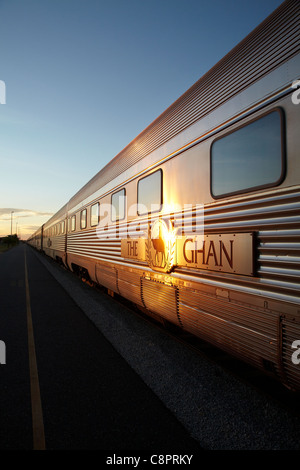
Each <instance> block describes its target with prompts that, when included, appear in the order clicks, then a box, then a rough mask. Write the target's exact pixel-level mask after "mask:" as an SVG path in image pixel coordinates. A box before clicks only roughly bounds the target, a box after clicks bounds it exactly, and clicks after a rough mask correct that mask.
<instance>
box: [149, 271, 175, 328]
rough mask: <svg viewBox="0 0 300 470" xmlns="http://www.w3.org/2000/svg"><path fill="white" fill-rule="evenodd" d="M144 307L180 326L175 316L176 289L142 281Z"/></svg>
mask: <svg viewBox="0 0 300 470" xmlns="http://www.w3.org/2000/svg"><path fill="white" fill-rule="evenodd" d="M141 282H142V299H143V303H144V306H145V307H146V308H148V309H149V310H150V311H152V312H154V313H157V314H158V315H161V316H162V317H163V318H166V319H167V320H169V321H170V322H172V323H175V324H177V325H179V326H180V323H179V320H178V315H177V289H176V288H175V287H173V286H166V285H165V284H160V283H159V282H155V281H151V280H149V279H142V281H141Z"/></svg>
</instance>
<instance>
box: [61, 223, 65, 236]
mask: <svg viewBox="0 0 300 470" xmlns="http://www.w3.org/2000/svg"><path fill="white" fill-rule="evenodd" d="M61 233H65V221H64V220H63V221H62V223H61Z"/></svg>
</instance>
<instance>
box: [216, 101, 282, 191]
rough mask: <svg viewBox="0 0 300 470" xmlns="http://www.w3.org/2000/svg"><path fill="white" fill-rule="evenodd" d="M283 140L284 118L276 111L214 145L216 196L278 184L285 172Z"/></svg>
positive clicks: (217, 141)
mask: <svg viewBox="0 0 300 470" xmlns="http://www.w3.org/2000/svg"><path fill="white" fill-rule="evenodd" d="M282 140H283V136H282V115H281V112H279V110H276V111H273V112H271V113H269V114H267V115H265V116H264V117H262V118H260V119H258V120H256V121H253V122H251V123H250V124H248V125H246V126H244V127H241V128H239V129H237V130H236V131H234V132H232V133H231V134H227V135H226V136H224V137H222V138H220V139H218V140H216V141H215V142H213V144H212V147H211V192H212V195H213V196H214V197H216V198H217V197H221V196H225V195H228V194H235V193H242V192H245V191H247V190H251V189H258V188H262V187H268V186H275V185H276V184H278V183H279V182H280V181H281V180H282V177H283V173H284V158H283V142H282Z"/></svg>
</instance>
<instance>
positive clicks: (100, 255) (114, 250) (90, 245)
mask: <svg viewBox="0 0 300 470" xmlns="http://www.w3.org/2000/svg"><path fill="white" fill-rule="evenodd" d="M110 233H111V234H112V231H110ZM107 234H108V232H105V233H103V234H102V237H99V236H98V234H97V232H96V230H95V229H94V230H85V231H82V232H74V233H69V234H68V241H67V252H68V254H74V255H79V256H85V257H88V258H93V259H95V260H107V261H114V260H118V259H120V256H121V240H120V239H117V238H107Z"/></svg>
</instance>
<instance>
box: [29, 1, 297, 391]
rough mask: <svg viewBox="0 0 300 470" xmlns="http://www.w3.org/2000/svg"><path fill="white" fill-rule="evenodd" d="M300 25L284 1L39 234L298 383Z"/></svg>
mask: <svg viewBox="0 0 300 470" xmlns="http://www.w3.org/2000/svg"><path fill="white" fill-rule="evenodd" d="M299 25H300V2H299V1H298V0H288V1H285V2H283V4H282V5H281V6H280V7H279V8H278V9H276V10H275V11H274V12H273V14H271V15H270V16H269V17H268V18H267V19H266V20H265V21H264V22H263V23H261V24H260V25H259V26H258V27H257V28H256V29H255V30H254V31H253V32H252V33H250V34H249V35H248V36H247V37H246V38H245V39H244V40H243V41H242V42H241V43H240V44H238V45H237V46H236V47H235V48H234V49H233V50H232V51H231V52H229V53H228V54H227V55H226V56H225V57H224V58H223V59H222V60H221V61H220V62H218V63H217V64H216V65H215V66H214V67H213V68H212V69H211V70H209V71H208V72H207V73H206V74H205V75H204V76H203V77H202V78H200V80H199V81H197V82H196V83H195V84H194V85H193V86H192V87H191V88H190V89H189V90H188V91H187V92H186V93H185V94H183V95H182V96H181V97H180V98H179V99H178V100H177V101H176V102H175V103H174V104H172V105H171V106H170V107H169V108H168V109H167V110H166V111H165V112H164V113H163V114H161V115H160V116H159V117H158V118H157V119H156V120H155V121H154V122H153V123H152V124H150V125H149V126H148V127H147V128H146V129H145V130H144V131H143V132H142V133H141V134H140V135H138V136H137V137H136V138H135V139H134V140H133V141H132V142H131V143H130V144H129V145H128V146H127V147H126V148H125V149H124V150H122V151H121V152H120V153H119V154H118V155H117V156H116V157H115V158H114V159H113V160H112V161H111V162H110V163H109V164H108V165H107V166H105V168H103V169H102V170H101V171H100V172H99V173H98V174H97V175H96V176H95V177H94V178H93V179H92V180H91V181H89V182H88V183H87V184H86V185H85V186H84V187H83V188H82V189H81V190H80V191H79V192H78V193H77V194H75V195H74V196H73V197H72V198H71V199H70V200H69V201H68V202H67V204H66V205H65V206H64V207H63V208H62V209H60V210H59V211H58V212H57V213H56V214H55V215H54V216H53V217H52V218H51V219H50V220H49V221H48V222H47V223H45V224H44V225H43V226H42V227H41V228H40V229H39V230H38V231H37V232H36V233H35V234H33V236H32V237H31V238H30V239H29V241H28V242H29V244H31V245H32V246H34V247H36V248H37V249H38V250H41V251H43V252H44V253H46V254H47V255H48V256H50V257H52V258H54V259H57V260H59V261H60V262H62V263H63V264H64V265H65V266H66V267H67V268H69V269H70V270H72V271H74V272H77V273H79V274H81V275H83V276H84V275H85V276H87V277H89V278H90V279H91V280H92V281H94V282H96V283H98V284H100V285H102V286H104V287H106V288H107V289H108V290H109V291H110V292H114V293H117V294H119V295H121V296H123V297H125V298H127V299H129V300H130V301H132V302H134V303H135V304H136V305H138V306H140V307H142V308H143V309H146V311H148V312H149V314H152V315H158V316H160V317H161V318H163V319H164V320H167V321H169V322H171V323H173V324H175V325H177V326H178V327H179V328H182V329H183V330H185V331H187V332H190V333H192V334H194V335H196V336H198V337H200V338H202V339H204V340H206V341H208V342H211V343H212V344H214V345H216V346H217V347H219V348H222V349H224V350H226V351H227V352H229V353H230V354H232V355H235V356H237V357H238V358H240V359H242V360H244V361H246V362H248V363H250V364H252V365H254V366H256V367H257V368H259V369H261V370H263V371H265V372H268V373H272V374H274V376H276V377H277V378H278V379H279V380H280V381H282V382H283V383H284V384H286V385H287V386H288V387H290V388H291V389H294V390H299V389H300V364H299V359H300V305H299V286H300V284H299V283H300V274H299V259H300V258H299V256H300V239H299V237H300V217H299V215H300V214H299V209H300V200H299V196H300V161H299V148H300V132H299V129H300V122H299V115H300V87H299V85H300V82H299V80H298V79H300V54H299V50H300V47H299V42H300V29H299ZM298 87H299V88H298Z"/></svg>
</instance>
